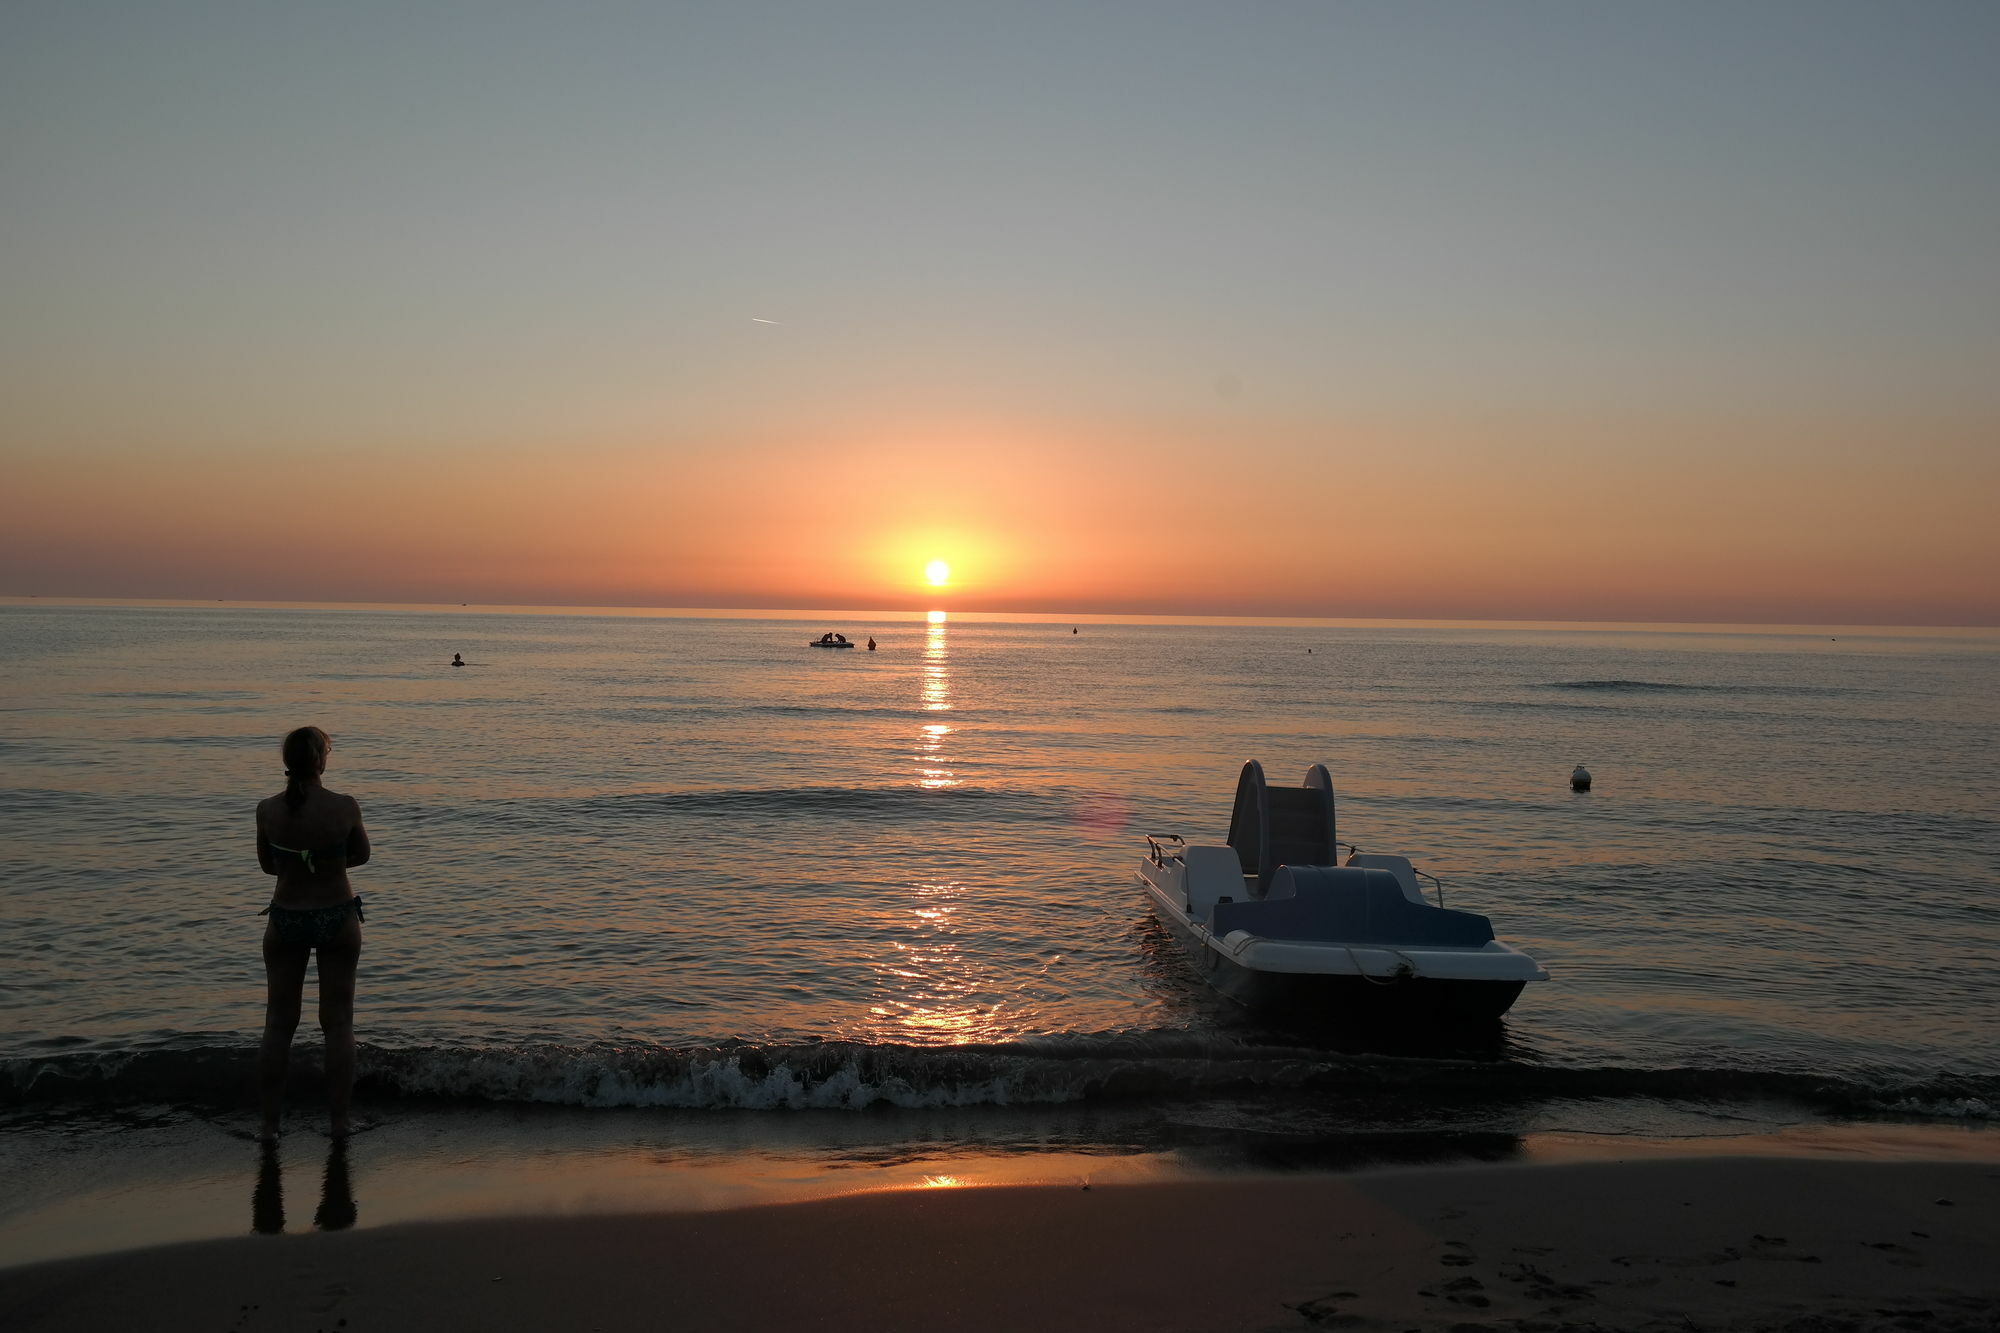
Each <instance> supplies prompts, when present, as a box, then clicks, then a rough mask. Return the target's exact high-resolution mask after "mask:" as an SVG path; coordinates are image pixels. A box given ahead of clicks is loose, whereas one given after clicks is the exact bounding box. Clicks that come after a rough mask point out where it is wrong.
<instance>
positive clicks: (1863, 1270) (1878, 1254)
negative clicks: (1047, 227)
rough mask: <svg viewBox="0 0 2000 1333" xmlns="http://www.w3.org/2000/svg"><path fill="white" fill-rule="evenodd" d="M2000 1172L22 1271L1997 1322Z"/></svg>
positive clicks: (768, 1297) (341, 1282) (528, 1323)
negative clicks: (1995, 1258) (1996, 1261)
mask: <svg viewBox="0 0 2000 1333" xmlns="http://www.w3.org/2000/svg"><path fill="white" fill-rule="evenodd" d="M1996 1254H2000V1166H1996V1165H1992V1164H1986V1163H1964V1162H1956V1163H1936V1164H1933V1163H1905V1162H1893V1163H1882V1162H1841V1161H1812V1160H1773V1159H1740V1158H1739V1159H1692V1160H1687V1159H1682V1160H1675V1159H1664V1160H1658V1159H1656V1160H1647V1161H1639V1162H1601V1163H1587V1164H1578V1165H1566V1166H1533V1167H1521V1166H1503V1167H1490V1166H1487V1167H1452V1168H1442V1169H1430V1170H1415V1171H1403V1172H1392V1173H1382V1174H1374V1175H1355V1176H1313V1177H1301V1176H1284V1177H1259V1178H1237V1179H1230V1180H1203V1181H1190V1182H1169V1183H1161V1184H1141V1185H1100V1186H1098V1187H1096V1188H1094V1189H1085V1188H1081V1187H1055V1186H1042V1187H1024V1188H996V1189H952V1188H939V1189H925V1190H903V1191H894V1192H888V1193H876V1194H864V1195H854V1196H848V1197H844V1198H837V1199H830V1200H820V1201H816V1202H810V1203H799V1204H787V1205H780V1206H770V1207H757V1208H744V1209H735V1210H730V1211H722V1212H706V1213H665V1214H660V1213H656V1214H644V1215H599V1216H575V1217H540V1218H527V1219H482V1220H475V1221H466V1222H452V1223H443V1224H416V1225H402V1226H389V1227H382V1228H377V1229H372V1230H370V1229H362V1230H355V1231H343V1232H329V1233H319V1234H304V1235H288V1236H272V1237H256V1236H245V1237H241V1238H237V1239H229V1240H220V1241H203V1242H197V1243H193V1244H186V1245H176V1246H167V1247H161V1248H155V1249H147V1250H137V1251H131V1252H127V1253H122V1254H114V1255H107V1256H96V1257H91V1258H85V1259H75V1260H64V1261H60V1262H56V1263H49V1264H42V1265H36V1266H31V1267H25V1268H16V1269H11V1270H5V1271H0V1326H4V1327H6V1328H7V1329H9V1330H10V1331H12V1333H30V1331H31V1330H33V1331H39V1330H66V1329H107V1328H149V1329H160V1330H177V1329H188V1330H202V1331H203V1333H258V1331H259V1330H286V1331H287V1333H290V1331H292V1330H316V1329H327V1330H336V1329H338V1330H351V1331H352V1333H384V1331H385V1330H403V1329H409V1330H437V1329H450V1330H456V1329H464V1330H480V1329H490V1330H499V1329H536V1330H542V1329H571V1328H574V1329H585V1330H592V1329H595V1330H606V1331H607V1333H608V1331H609V1330H637V1329H659V1328H699V1329H772V1328H813V1329H855V1330H862V1329H866V1330H880V1329H905V1328H908V1329H930V1328H938V1329H980V1330H987V1329H990V1330H1001V1329H1024V1328H1028V1329H1044V1330H1045V1329H1069V1328H1076V1329H1085V1328H1089V1329H1148V1330H1155V1329H1187V1330H1223V1329H1246V1330H1250V1329H1287V1328H1289V1329H1299V1328H1315V1327H1339V1328H1354V1329H1371V1330H1372V1329H1382V1330H1400V1329H1412V1328H1423V1329H1455V1330H1459V1333H1475V1330H1495V1331H1497V1330H1510V1331H1513V1333H1553V1331H1554V1330H1561V1329H1566V1328H1574V1329H1584V1328H1591V1327H1596V1328H1601V1329H1613V1328H1615V1329H1661V1330H1665V1329H1676V1330H1682V1333H1685V1331H1686V1330H1688V1329H1690V1328H1694V1329H1720V1328H1746V1329H1747V1328H1755V1329H1787V1330H1795V1331H1796V1333H1807V1331H1808V1330H1810V1331H1811V1333H1834V1331H1835V1330H1849V1329H1897V1330H1960V1329H1993V1328H1996V1327H2000V1265H1996V1264H1995V1263H1994V1261H1993V1256H1994V1255H1996Z"/></svg>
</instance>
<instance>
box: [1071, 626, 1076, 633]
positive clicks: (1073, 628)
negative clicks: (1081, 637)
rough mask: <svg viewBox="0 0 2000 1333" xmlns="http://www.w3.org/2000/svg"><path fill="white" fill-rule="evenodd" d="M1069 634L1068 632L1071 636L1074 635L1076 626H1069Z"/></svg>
mask: <svg viewBox="0 0 2000 1333" xmlns="http://www.w3.org/2000/svg"><path fill="white" fill-rule="evenodd" d="M1069 632H1070V633H1071V634H1074V633H1076V626H1074V625H1071V626H1070V627H1069Z"/></svg>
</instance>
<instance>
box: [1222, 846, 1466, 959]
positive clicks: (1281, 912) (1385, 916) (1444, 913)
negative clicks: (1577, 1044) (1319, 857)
mask: <svg viewBox="0 0 2000 1333" xmlns="http://www.w3.org/2000/svg"><path fill="white" fill-rule="evenodd" d="M1278 873H1279V875H1280V876H1285V877H1289V878H1290V879H1291V888H1292V893H1291V895H1290V896H1288V897H1273V898H1265V899H1260V900H1257V901H1252V902H1240V903H1223V902H1219V903H1217V904H1216V905H1215V907H1214V909H1213V911H1212V912H1211V914H1210V917H1209V929H1210V930H1212V931H1213V932H1214V933H1215V934H1216V935H1218V936H1220V935H1227V934H1229V933H1230V932H1231V931H1233V930H1247V931H1249V932H1250V933H1251V934H1253V935H1262V936H1264V937H1266V938H1268V939H1278V940H1323V941H1324V940H1331V941H1339V942H1341V943H1345V944H1375V945H1382V944H1388V945H1409V946H1413V947H1414V946H1422V945H1442V946H1447V947H1460V948H1475V949H1476V948H1478V947H1479V946H1480V945H1482V944H1485V943H1486V942H1487V941H1489V940H1491V939H1492V938H1493V923H1492V922H1490V921H1488V920H1487V919H1486V918H1485V917H1483V916H1480V915H1479V914H1478V913H1476V912H1458V911H1452V910H1450V909H1447V908H1443V907H1432V906H1430V905H1429V904H1427V903H1413V902H1411V901H1410V900H1409V899H1408V898H1406V897H1404V896H1403V888H1402V886H1401V885H1400V884H1398V883H1397V882H1396V877H1395V876H1394V875H1392V874H1390V873H1389V872H1388V871H1386V870H1351V869H1347V868H1344V867H1342V868H1335V867H1331V866H1298V867H1293V866H1287V867H1284V868H1283V869H1281V870H1280V871H1279V872H1278ZM1276 891H1278V892H1282V888H1281V887H1279V888H1277V889H1276Z"/></svg>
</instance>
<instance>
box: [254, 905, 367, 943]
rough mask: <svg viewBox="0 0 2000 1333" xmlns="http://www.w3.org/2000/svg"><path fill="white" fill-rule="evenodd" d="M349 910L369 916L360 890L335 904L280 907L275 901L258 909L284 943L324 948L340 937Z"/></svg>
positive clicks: (359, 916)
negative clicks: (362, 902)
mask: <svg viewBox="0 0 2000 1333" xmlns="http://www.w3.org/2000/svg"><path fill="white" fill-rule="evenodd" d="M350 914H352V915H353V917H354V919H355V920H356V921H366V920H367V919H368V918H367V917H366V916H364V915H362V912H361V898H360V896H359V895H358V894H357V895H356V896H355V897H352V898H349V899H348V900H347V901H346V902H344V903H335V904H334V905H333V906H332V907H280V906H278V905H277V904H276V903H273V904H271V906H269V907H267V908H265V909H264V910H263V911H261V912H259V913H257V915H258V916H268V917H270V918H271V929H272V930H275V931H277V932H278V939H279V940H280V941H282V942H283V943H286V944H303V945H306V946H308V947H309V948H314V949H323V948H325V947H326V946H327V945H329V944H332V943H333V942H334V941H335V940H337V939H339V938H340V932H341V931H342V930H344V929H346V927H347V918H348V916H349V915H350Z"/></svg>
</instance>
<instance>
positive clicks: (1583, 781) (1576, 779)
mask: <svg viewBox="0 0 2000 1333" xmlns="http://www.w3.org/2000/svg"><path fill="white" fill-rule="evenodd" d="M1569 789H1570V790H1571V791H1589V790H1590V770H1589V769H1587V768H1585V767H1584V766H1583V765H1582V764H1578V765H1577V766H1576V767H1575V768H1573V769H1571V770H1570V772H1569Z"/></svg>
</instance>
